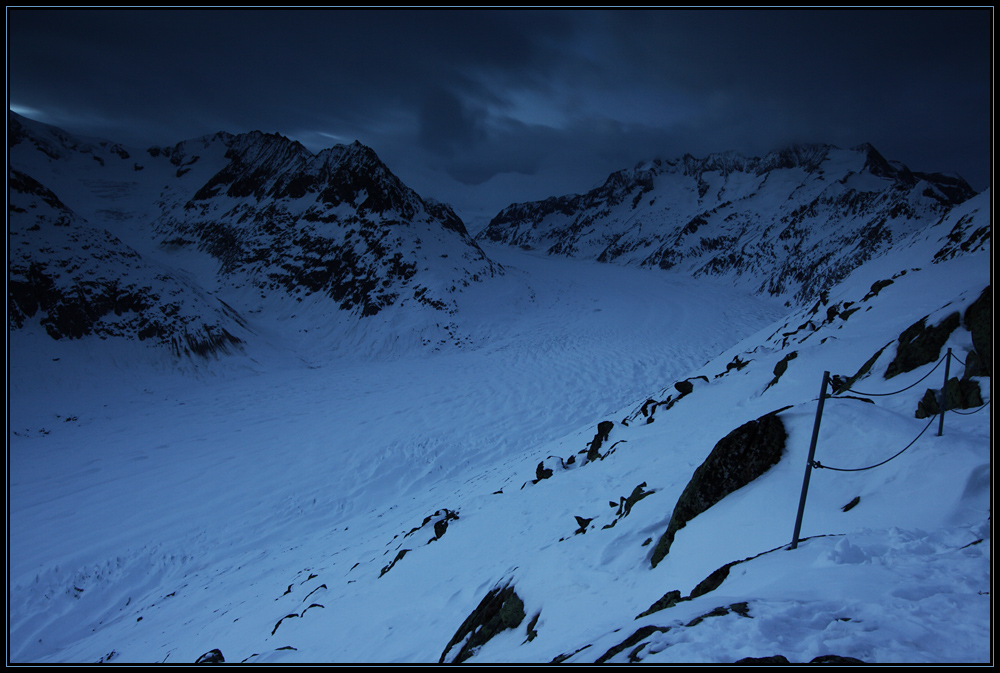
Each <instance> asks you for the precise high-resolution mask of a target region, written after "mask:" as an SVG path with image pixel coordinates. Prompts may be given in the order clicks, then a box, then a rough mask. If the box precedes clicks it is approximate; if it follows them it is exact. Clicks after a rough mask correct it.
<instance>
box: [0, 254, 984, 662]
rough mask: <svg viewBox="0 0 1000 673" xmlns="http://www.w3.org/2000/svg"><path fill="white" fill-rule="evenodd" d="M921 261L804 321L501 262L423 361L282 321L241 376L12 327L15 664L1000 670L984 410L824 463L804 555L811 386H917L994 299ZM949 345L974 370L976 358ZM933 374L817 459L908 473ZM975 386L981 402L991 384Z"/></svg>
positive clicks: (904, 260)
mask: <svg viewBox="0 0 1000 673" xmlns="http://www.w3.org/2000/svg"><path fill="white" fill-rule="evenodd" d="M935 244H936V247H933V246H930V244H927V245H925V246H924V247H920V246H919V245H915V246H912V247H911V248H908V249H907V250H904V251H902V252H900V253H898V254H895V255H889V256H886V257H884V258H881V259H880V260H879V262H878V266H872V265H871V264H869V265H867V266H865V267H862V269H860V270H859V272H856V273H855V275H853V276H850V277H849V278H848V279H847V280H846V281H845V282H844V283H842V284H841V285H839V286H837V288H835V289H833V290H832V291H831V292H830V294H829V296H828V297H827V298H826V299H825V302H826V303H825V304H823V305H822V306H821V307H820V308H819V309H818V311H817V312H815V313H812V314H810V313H809V310H808V309H809V307H806V308H805V309H802V310H801V311H798V312H796V313H792V314H791V315H789V314H788V313H787V312H788V309H787V308H785V307H783V306H781V305H779V304H777V303H775V301H773V300H767V299H761V298H755V297H752V296H748V295H746V294H744V293H742V292H739V291H737V290H734V289H733V288H732V287H731V286H727V285H725V284H721V283H719V282H717V281H713V280H711V279H705V278H702V279H698V280H694V279H691V278H685V277H683V276H680V275H672V274H661V273H651V272H648V271H645V270H640V269H634V268H627V267H616V266H613V265H602V264H597V263H594V262H590V261H581V260H567V259H553V258H540V257H536V256H532V255H529V254H526V253H522V252H518V251H514V250H509V249H495V248H487V249H486V252H487V254H488V255H489V256H490V257H491V258H492V259H493V260H495V261H497V262H499V263H500V264H502V265H503V266H504V268H505V276H504V278H503V281H504V284H503V285H496V286H491V287H490V288H488V289H487V288H484V289H482V291H480V292H477V289H476V288H472V289H471V290H470V291H468V292H466V293H464V294H463V295H462V296H461V297H460V298H458V299H457V300H456V301H458V302H459V305H458V308H457V311H456V313H455V314H454V315H453V316H451V317H449V318H448V319H450V320H453V322H454V325H442V326H439V327H440V330H441V332H442V338H441V339H440V340H439V343H429V344H428V343H425V344H424V345H423V346H422V347H407V348H403V347H400V348H399V349H398V350H396V351H392V350H386V348H385V345H384V344H379V346H378V348H377V349H366V343H368V342H367V341H366V338H368V337H367V336H366V335H365V334H356V335H355V336H356V339H355V341H354V342H352V343H350V344H347V345H341V347H339V348H334V346H333V344H328V346H329V347H328V348H327V349H325V350H324V347H323V346H324V344H323V339H322V338H320V337H316V338H315V339H314V340H313V341H310V335H308V334H301V333H296V334H294V335H292V336H287V335H284V334H283V333H278V332H275V333H273V334H271V335H270V336H269V339H270V342H269V343H270V345H269V346H268V348H271V349H272V350H273V353H272V352H271V351H264V350H262V351H261V353H263V355H260V354H255V353H254V352H253V351H252V350H251V351H250V352H249V354H248V356H247V357H248V359H249V358H250V357H256V363H255V364H253V365H252V366H246V367H243V368H241V366H239V365H237V364H233V362H236V361H239V362H246V361H249V360H246V361H245V360H239V357H242V356H239V357H237V356H234V359H232V361H231V362H229V363H228V364H227V363H225V362H222V361H217V362H213V361H209V362H207V364H205V365H203V366H200V367H198V368H197V369H196V370H195V371H193V372H192V371H188V372H187V373H183V372H178V371H175V370H173V369H171V368H170V367H169V366H167V364H166V363H165V361H164V363H161V364H160V365H157V366H153V365H151V364H146V365H144V367H145V369H142V370H141V371H137V370H136V369H135V367H136V364H135V363H136V362H142V361H143V359H142V358H143V357H144V356H142V354H141V353H140V354H129V353H122V352H120V351H115V352H110V350H107V351H104V350H102V347H105V346H107V344H106V343H105V342H101V341H97V340H90V341H74V342H66V341H59V342H49V341H43V340H40V339H37V338H35V337H37V336H39V335H38V334H36V333H33V332H32V331H31V329H22V330H20V331H18V332H16V333H13V334H11V335H10V338H11V342H10V349H11V371H10V377H11V381H10V385H11V389H10V402H9V403H10V428H9V432H10V434H9V441H10V449H9V461H10V463H9V469H10V472H9V475H10V477H9V478H10V483H9V519H10V522H9V550H10V551H9V554H10V580H9V582H10V585H9V594H8V595H9V604H10V654H9V658H10V660H11V661H12V662H41V663H53V662H98V661H110V662H129V661H135V662H163V661H166V662H167V663H185V662H187V663H190V662H194V661H195V660H196V659H198V658H199V657H200V656H201V655H203V654H206V653H208V652H210V651H211V650H214V649H218V650H219V651H220V652H221V654H222V656H223V657H224V658H225V661H227V662H240V661H247V662H289V663H290V662H438V661H442V660H443V661H452V660H455V659H456V658H461V659H463V660H467V661H469V662H470V663H485V662H550V661H567V662H594V661H607V662H612V663H618V662H625V661H644V662H708V663H715V662H734V661H737V660H739V659H742V658H745V657H766V656H767V657H769V656H778V655H780V656H782V657H785V658H786V659H787V660H789V661H792V662H808V661H811V660H813V659H815V658H816V657H821V656H824V655H837V656H841V657H851V658H854V659H858V660H861V661H865V662H867V663H895V662H911V663H918V662H930V663H942V662H988V661H991V659H992V650H991V646H990V642H991V630H990V614H991V588H992V578H991V574H990V568H991V560H990V557H991V524H990V504H991V499H990V498H991V495H990V484H991V482H992V478H991V467H990V465H991V456H990V439H991V437H990V417H991V413H992V411H991V408H990V407H986V408H982V410H981V411H978V412H975V410H974V409H971V408H970V409H966V410H964V411H965V412H966V413H968V414H969V415H962V416H959V415H957V414H954V413H951V414H949V415H948V416H947V417H946V422H945V432H944V434H943V436H941V437H938V436H937V435H936V429H937V423H936V421H934V427H933V429H932V430H930V431H927V432H926V433H925V434H924V435H923V436H922V437H921V438H920V439H919V440H918V441H917V442H916V443H915V444H914V446H913V447H912V448H911V449H909V450H908V451H907V452H905V453H903V454H902V455H901V456H900V457H899V458H897V459H896V460H894V461H891V462H889V463H887V464H886V465H885V466H882V467H880V468H878V469H874V470H870V471H865V472H857V473H833V472H830V471H824V470H816V471H814V473H813V475H812V485H811V487H810V494H809V499H808V502H807V506H806V512H805V519H804V523H803V529H802V538H803V541H802V542H801V543H800V545H799V547H798V549H796V550H794V551H788V550H786V549H785V548H784V547H787V545H788V543H789V542H790V538H791V534H792V526H793V523H794V516H795V509H796V506H797V504H798V497H799V492H800V487H801V481H802V475H803V470H804V467H805V462H806V453H807V450H808V445H809V436H810V433H811V430H812V424H813V419H814V415H815V409H816V397H817V394H818V392H819V383H820V380H821V375H822V372H823V371H824V370H830V371H832V372H833V373H834V374H838V375H842V376H844V377H850V376H853V375H854V374H855V373H857V372H858V371H859V370H860V369H861V368H862V365H864V364H865V363H866V361H868V360H869V359H870V358H871V357H872V356H873V355H874V354H876V353H877V352H879V350H880V349H883V348H884V351H883V352H882V355H881V356H880V357H878V358H877V359H876V360H875V361H874V363H873V364H872V365H871V367H870V371H869V373H867V374H865V375H863V376H861V377H860V378H858V379H857V380H856V382H855V383H854V384H853V385H854V387H856V389H857V390H861V391H864V392H865V393H888V392H894V391H896V390H899V389H902V388H904V387H907V386H910V385H913V384H916V383H917V382H918V381H919V380H920V379H921V377H923V376H925V375H927V374H928V373H929V372H931V370H932V368H933V367H934V364H926V365H920V366H918V367H916V368H915V369H913V370H911V371H909V372H905V373H903V374H901V375H899V376H896V377H894V378H891V379H885V378H884V377H883V374H884V372H885V370H886V368H887V365H888V364H889V362H890V361H891V360H892V359H893V357H894V355H895V349H896V344H897V341H896V339H897V337H898V336H899V335H900V334H901V333H902V332H903V331H904V330H906V329H907V328H908V327H910V326H911V325H913V324H914V323H916V322H917V321H919V320H920V319H921V318H925V317H926V323H927V324H928V325H937V324H938V323H940V322H941V321H942V320H943V319H945V318H946V317H947V316H948V315H950V314H951V313H953V312H958V313H959V314H960V315H963V316H964V315H965V313H966V311H967V309H968V307H969V306H970V305H972V304H973V302H975V301H976V300H977V298H978V297H979V296H980V294H981V292H982V290H983V288H985V287H987V286H988V285H989V282H990V279H989V264H988V262H989V250H986V251H984V252H980V253H978V254H975V255H967V256H965V257H960V258H956V259H953V260H949V261H944V262H942V263H940V264H934V265H932V264H930V262H929V256H928V255H927V250H929V249H931V247H933V249H934V250H936V249H937V248H939V247H940V245H939V244H937V243H936V242H935ZM917 268H920V270H915V269H917ZM902 271H906V273H905V274H904V273H901V272H902ZM883 279H891V280H892V283H891V284H883V285H882V287H881V288H880V289H879V291H878V292H877V294H874V295H872V296H870V297H866V295H868V294H870V293H871V290H873V289H874V286H873V284H874V283H875V281H878V280H883ZM848 302H850V304H851V306H852V307H854V308H855V311H852V312H850V313H849V314H848V315H847V316H845V315H844V314H845V313H847V311H849V310H850V309H849V307H848V306H847V303H848ZM991 304H992V301H990V305H991ZM817 306H818V307H819V306H820V305H819V304H818V305H817ZM832 306H836V307H837V308H838V311H839V312H831V311H829V310H828V309H829V308H830V307H832ZM831 314H833V317H832V318H830V316H831ZM827 318H829V319H827ZM272 327H273V325H272ZM249 328H250V329H254V328H255V325H254V324H252V322H251V324H250V325H249ZM261 333H264V330H263V329H261ZM445 334H448V336H449V337H450V338H445V337H444V336H443V335H445ZM423 338H425V341H426V337H423ZM369 341H374V337H372V338H371V339H369ZM887 343H888V345H887ZM945 347H950V348H952V349H953V351H954V353H955V354H956V355H958V356H959V358H960V359H961V361H962V362H968V361H969V358H970V357H972V356H973V353H972V351H973V336H972V334H971V333H970V331H969V330H968V329H967V328H966V327H965V326H961V325H960V326H959V327H958V328H957V329H955V330H954V331H953V332H951V333H950V335H949V336H948V337H947V340H946V345H945ZM136 349H139V350H141V347H140V346H139V345H136ZM792 352H794V353H795V356H794V357H790V355H789V354H790V353H792ZM275 353H287V354H288V355H287V356H286V357H280V358H279V357H271V358H269V359H264V357H265V355H268V354H270V355H274V354H275ZM943 353H944V351H942V353H941V355H942V356H943ZM300 354H304V355H301V356H300ZM782 361H784V362H785V368H784V370H782V373H781V374H780V375H779V374H778V369H779V368H778V367H776V365H778V363H779V362H782ZM937 361H938V359H935V360H934V362H937ZM744 363H745V364H744ZM729 365H732V366H729ZM737 365H738V366H737ZM951 372H952V376H956V377H962V376H963V367H962V366H959V365H958V364H954V365H953V366H952V370H951ZM942 376H943V373H942V370H941V369H938V370H936V371H935V372H934V373H931V374H930V376H929V377H928V378H927V379H926V380H925V381H923V382H921V383H919V384H916V385H914V387H913V388H912V389H910V390H909V391H907V392H905V393H901V394H899V395H894V396H887V397H874V396H869V397H867V398H866V400H867V401H866V400H865V399H857V398H860V397H864V396H863V395H860V394H853V393H852V394H845V395H842V396H839V397H837V398H834V399H829V400H827V401H826V411H825V414H824V418H823V422H822V426H821V431H820V436H819V448H818V450H817V456H816V457H817V459H818V460H820V461H821V462H822V463H824V464H828V465H831V466H838V467H846V468H853V467H862V466H867V465H871V464H874V463H876V462H878V461H880V460H883V459H885V458H887V457H889V456H890V455H892V454H893V453H895V452H896V451H898V450H899V449H900V448H902V447H903V446H905V445H906V444H907V443H908V442H909V441H910V440H912V439H913V438H914V437H915V436H916V435H917V434H918V433H919V432H920V431H921V429H922V428H924V427H925V426H926V425H927V423H928V420H927V419H916V418H915V417H914V410H915V409H916V408H917V403H918V402H919V401H920V399H921V398H922V397H923V395H924V392H925V390H926V389H928V388H934V387H940V386H941V377H942ZM775 378H777V379H778V381H777V382H776V383H774V384H773V385H770V386H769V383H772V379H775ZM967 378H968V379H969V380H971V381H974V382H975V383H977V384H978V385H979V388H980V390H981V396H982V398H983V401H984V403H985V402H989V401H990V399H991V392H992V388H991V386H990V381H991V379H990V378H988V377H985V376H982V375H981V374H979V373H970V374H969V376H968V377H967ZM675 382H677V383H679V384H680V385H679V386H676V387H675V386H674V385H673V384H674V383H675ZM684 382H687V384H689V385H687V384H685V383H684ZM685 390H687V391H688V392H686V393H685V392H684V391H685ZM775 411H777V412H778V417H779V418H780V419H781V422H782V424H783V426H784V428H785V431H786V432H787V440H786V443H785V446H784V449H783V451H782V454H781V458H780V460H779V462H778V463H777V464H775V465H774V466H773V467H771V468H770V469H769V470H768V471H766V472H765V473H764V474H763V475H762V476H760V477H759V478H757V479H756V480H754V481H753V482H751V483H750V484H749V485H747V486H745V487H743V488H741V489H739V490H737V491H735V492H733V493H731V494H729V495H728V496H726V497H725V498H723V499H722V500H721V501H720V502H718V503H717V504H715V505H714V506H713V507H711V508H710V509H708V510H707V511H705V512H703V513H701V514H700V515H698V516H697V517H695V518H694V519H692V520H690V521H688V523H687V525H686V526H685V527H684V528H682V529H680V530H679V531H678V532H677V534H676V537H675V539H674V542H673V545H672V547H671V549H670V552H669V554H668V555H667V556H666V557H665V558H664V559H663V560H662V561H661V562H660V563H659V564H657V566H656V567H655V568H654V567H651V564H650V556H651V554H652V551H653V548H654V547H655V546H656V543H657V540H658V539H659V537H660V536H661V535H662V534H663V532H664V531H665V530H666V528H667V524H668V521H669V519H670V516H671V512H672V511H673V509H674V506H675V504H676V503H677V501H678V498H679V497H680V496H681V493H682V491H683V490H684V489H685V486H686V485H687V483H688V482H689V480H690V479H691V476H692V474H693V473H694V471H695V470H696V468H698V466H699V465H701V463H702V462H703V461H704V460H705V458H706V457H707V456H708V455H709V453H710V452H712V450H713V447H714V446H715V445H716V443H717V442H719V440H721V439H722V438H723V437H725V436H726V435H728V434H729V433H730V432H731V431H732V430H733V429H735V428H737V427H738V426H741V425H743V424H745V423H747V422H748V421H752V420H754V419H758V418H760V417H762V416H764V415H766V414H768V413H771V412H775ZM973 412H974V413H973ZM650 420H652V422H650ZM606 422H610V427H609V425H606V424H605V423H606ZM595 433H596V436H595ZM598 440H600V441H598ZM855 498H858V499H859V500H858V503H857V504H856V505H855V506H854V507H852V508H849V509H848V510H847V511H844V506H845V505H847V504H848V503H850V502H851V501H852V500H853V499H855ZM740 561H743V562H742V563H736V564H735V565H730V564H733V563H734V562H740ZM722 568H726V569H727V570H728V573H727V572H725V571H721V572H716V571H718V570H720V569H722ZM710 576H711V577H714V579H715V580H716V581H714V582H709V583H708V584H706V583H704V582H703V580H706V578H709V577H710ZM711 585H714V586H711ZM505 588H509V589H510V590H509V591H507V592H506V593H505V592H504V591H501V590H502V589H505ZM493 590H497V591H496V592H495V593H493V594H491V592H492V591H493ZM671 591H676V592H677V594H676V596H675V598H678V599H681V600H679V602H676V603H675V604H674V605H673V607H663V606H664V605H666V604H667V603H670V602H671V601H670V600H666V601H661V599H662V598H666V597H667V596H668V594H669V593H670V592H671ZM488 595H496V596H503V597H506V598H504V599H503V600H504V602H503V605H502V606H499V607H498V608H497V609H498V612H495V613H491V614H493V617H494V619H493V626H492V627H489V628H492V629H497V633H496V635H495V636H494V637H493V638H492V639H490V640H488V641H487V642H485V644H481V645H475V644H474V642H473V641H472V640H471V636H470V634H469V633H465V635H462V634H463V632H462V630H461V627H462V626H463V623H464V622H466V620H467V619H469V620H470V622H469V623H471V624H473V626H472V628H473V629H475V628H477V627H476V625H475V623H474V622H475V619H474V617H475V616H474V615H473V617H470V615H472V614H473V613H474V611H475V610H476V608H477V606H480V605H485V604H486V603H488V601H484V598H487V597H488ZM684 599H689V600H684ZM657 604H659V608H658V609H655V610H653V611H651V612H650V610H651V609H652V608H654V607H656V606H657ZM487 607H488V606H487ZM488 612H489V611H488V609H485V608H484V611H483V612H482V613H481V615H480V616H481V617H482V619H483V622H484V623H485V622H488V621H489V617H490V615H489V614H485V613H488ZM643 613H646V614H644V616H641V617H639V615H640V614H643ZM504 627H507V628H504ZM486 629H487V627H486V626H482V627H481V628H479V631H482V632H485V630H486ZM479 631H477V632H479ZM456 637H457V640H456ZM466 645H468V646H469V647H466ZM460 653H461V657H459V655H460ZM466 657H467V658H466Z"/></svg>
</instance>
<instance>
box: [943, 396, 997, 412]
mask: <svg viewBox="0 0 1000 673" xmlns="http://www.w3.org/2000/svg"><path fill="white" fill-rule="evenodd" d="M992 403H993V400H990V401H989V402H987V403H986V404H984V405H983V406H981V407H977V408H976V409H974V410H973V411H959V410H958V409H949V410H948V411H950V412H951V413H953V414H958V415H959V416H971V415H972V414H978V413H979V412H980V411H982V410H983V409H985V408H986V407H988V406H990V404H992Z"/></svg>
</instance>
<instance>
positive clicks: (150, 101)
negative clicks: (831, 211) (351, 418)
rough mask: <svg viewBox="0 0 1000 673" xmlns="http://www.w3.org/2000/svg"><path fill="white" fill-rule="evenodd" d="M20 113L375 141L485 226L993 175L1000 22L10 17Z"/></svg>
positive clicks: (111, 126) (356, 15) (694, 14)
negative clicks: (866, 154)
mask: <svg viewBox="0 0 1000 673" xmlns="http://www.w3.org/2000/svg"><path fill="white" fill-rule="evenodd" d="M7 48H8V61H7V65H8V81H7V82H8V95H9V105H10V108H11V109H12V110H14V111H16V112H18V113H21V114H24V115H25V116H27V117H30V118H33V119H37V120H39V121H43V122H46V123H50V124H54V125H56V126H60V127H62V128H64V129H66V130H68V131H71V132H74V133H78V134H82V135H89V136H97V137H101V138H108V139H111V140H115V141H117V142H121V143H124V144H126V145H130V146H136V147H140V148H144V147H148V146H150V145H154V144H160V145H166V144H174V143H176V142H179V141H181V140H185V139H188V138H194V137H197V136H202V135H206V134H211V133H215V132H216V131H223V130H224V131H230V132H233V133H238V132H244V131H251V130H261V131H266V132H278V133H281V134H282V135H285V136H287V137H290V138H293V139H296V140H299V141H300V142H302V143H303V144H304V145H305V146H306V147H308V148H310V149H311V150H314V151H316V150H320V149H323V148H325V147H329V146H331V145H334V144H337V143H349V142H352V141H353V140H355V139H357V140H360V141H361V142H362V143H364V144H366V145H368V146H370V147H372V148H373V149H374V150H375V151H376V153H378V155H379V156H380V157H381V158H382V160H383V161H385V162H386V164H387V165H388V166H389V168H390V169H391V170H392V171H393V172H395V173H396V174H397V175H399V176H400V178H401V179H402V180H403V181H404V182H405V183H407V184H408V185H410V186H411V187H413V188H414V189H416V190H417V191H418V192H419V193H420V194H421V195H422V196H430V197H433V198H436V199H438V200H441V201H446V202H449V203H452V204H453V205H454V206H455V207H456V209H457V210H458V211H459V214H460V215H461V216H462V217H463V218H465V219H466V220H467V221H469V222H470V224H473V223H477V222H478V223H480V224H481V223H483V222H482V220H483V218H486V219H488V218H489V217H490V216H492V215H494V214H495V213H496V212H497V211H498V210H499V209H500V208H502V207H504V206H505V205H507V204H508V203H511V202H515V201H526V200H535V199H541V198H545V197H547V196H552V195H561V194H567V193H580V192H584V191H586V190H588V189H590V188H592V187H594V186H596V185H598V184H601V183H603V181H604V179H605V178H606V177H607V175H608V174H609V173H610V172H612V171H614V170H618V169H621V168H630V167H632V166H634V165H635V164H637V163H638V162H640V161H644V160H649V159H653V158H657V157H660V158H663V159H671V158H676V157H679V156H682V155H683V154H684V153H690V154H693V155H695V156H698V157H701V156H705V155H706V154H708V153H710V152H716V151H725V150H736V151H740V152H743V153H746V154H762V153H765V152H767V151H769V150H772V149H778V148H781V147H783V146H786V145H788V144H790V143H793V142H818V143H830V144H834V145H838V146H841V147H853V146H855V145H858V144H860V143H862V142H870V143H872V144H873V145H874V146H875V147H876V148H877V149H878V150H879V151H880V152H881V153H882V154H883V155H885V156H886V157H887V158H889V159H896V160H899V161H902V162H903V163H905V164H907V165H908V166H909V167H910V168H911V169H913V170H919V171H928V172H933V171H940V172H951V173H957V174H959V175H961V176H962V177H964V178H965V179H966V180H968V181H969V182H970V184H972V186H973V187H974V188H975V189H977V190H983V189H986V188H987V187H989V186H990V184H991V180H992V177H991V176H992V136H991V133H992V120H993V110H992V86H993V73H992V67H993V10H992V8H983V9H963V10H917V9H907V10H884V11H872V10H852V11H847V10H801V11H790V10H748V11H736V10H730V9H717V10H690V11H681V10H673V9H662V10H633V11H593V10H553V11H538V10H527V11H510V10H496V11H485V10H465V11H457V10H412V11H411V10H341V9H330V10H246V9H244V10H214V11H208V10H156V11H153V10H128V11H126V10H81V11H73V10H65V9H50V10H36V9H17V8H8V10H7Z"/></svg>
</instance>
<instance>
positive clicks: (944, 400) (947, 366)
mask: <svg viewBox="0 0 1000 673" xmlns="http://www.w3.org/2000/svg"><path fill="white" fill-rule="evenodd" d="M950 370H951V349H950V348H949V349H948V354H947V355H945V356H944V385H943V386H941V404H940V405H938V406H940V407H941V409H940V412H939V413H940V414H941V417H940V418H938V434H937V436H938V437H940V436H941V435H942V434H944V412H945V410H946V409H947V408H948V373H949V371H950Z"/></svg>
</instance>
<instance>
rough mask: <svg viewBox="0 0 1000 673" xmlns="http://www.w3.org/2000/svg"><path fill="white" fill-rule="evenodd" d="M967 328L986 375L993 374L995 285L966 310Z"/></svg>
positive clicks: (988, 288) (983, 292)
mask: <svg viewBox="0 0 1000 673" xmlns="http://www.w3.org/2000/svg"><path fill="white" fill-rule="evenodd" d="M965 328H966V329H967V330H969V331H970V332H972V345H973V346H975V348H976V353H977V354H978V355H979V360H980V361H981V362H982V367H983V370H984V374H983V375H984V376H992V375H993V286H992V285H987V286H986V289H985V290H983V291H982V294H980V295H979V298H978V299H976V301H974V302H973V303H972V305H970V306H969V308H967V309H966V310H965Z"/></svg>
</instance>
